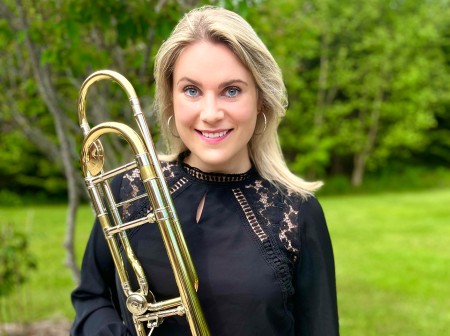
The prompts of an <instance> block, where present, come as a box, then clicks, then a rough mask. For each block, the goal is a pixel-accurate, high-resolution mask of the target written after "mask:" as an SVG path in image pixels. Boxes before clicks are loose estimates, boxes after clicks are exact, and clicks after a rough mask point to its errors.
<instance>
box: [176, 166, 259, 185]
mask: <svg viewBox="0 0 450 336" xmlns="http://www.w3.org/2000/svg"><path fill="white" fill-rule="evenodd" d="M183 169H184V171H186V173H188V174H189V175H190V176H192V177H194V178H196V179H197V180H202V181H208V182H241V181H245V180H246V179H247V178H248V177H249V176H250V175H251V172H252V170H250V171H249V172H247V173H243V174H222V173H205V172H202V171H201V170H200V169H198V168H195V167H191V166H189V165H188V164H185V163H184V164H183Z"/></svg>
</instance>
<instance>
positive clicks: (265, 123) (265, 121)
mask: <svg viewBox="0 0 450 336" xmlns="http://www.w3.org/2000/svg"><path fill="white" fill-rule="evenodd" d="M260 114H262V115H263V117H264V128H263V130H262V131H261V132H258V133H256V132H255V135H261V134H263V133H264V132H265V131H266V128H267V117H266V114H265V113H264V112H260Z"/></svg>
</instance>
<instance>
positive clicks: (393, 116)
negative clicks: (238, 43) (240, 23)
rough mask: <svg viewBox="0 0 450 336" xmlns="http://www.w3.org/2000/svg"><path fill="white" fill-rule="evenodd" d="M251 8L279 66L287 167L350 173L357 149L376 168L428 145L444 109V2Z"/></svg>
mask: <svg viewBox="0 0 450 336" xmlns="http://www.w3.org/2000/svg"><path fill="white" fill-rule="evenodd" d="M251 12H252V15H251V16H250V18H251V21H252V23H253V24H254V25H255V26H256V30H257V31H258V32H260V34H261V36H262V37H263V39H264V40H265V41H266V43H267V45H268V46H269V49H270V50H271V51H272V52H273V54H274V56H275V58H276V59H277V60H278V62H279V64H280V66H281V68H282V70H283V72H284V74H285V82H286V86H287V89H288V94H289V100H290V104H289V110H288V113H287V116H286V118H285V120H284V121H283V123H282V124H281V129H280V138H281V143H282V147H283V149H284V151H285V154H286V156H287V160H288V162H289V163H290V164H291V168H292V169H293V170H294V171H296V172H297V173H300V174H303V175H305V174H306V175H307V176H311V177H312V178H314V177H322V178H323V177H324V176H325V175H333V174H336V173H345V174H346V175H347V176H349V175H350V174H351V173H352V170H353V169H355V163H354V161H353V160H354V158H356V157H362V158H363V161H362V162H363V164H364V166H365V167H366V168H368V169H369V170H371V171H376V170H378V169H379V168H380V167H382V166H384V165H386V163H387V162H388V161H389V160H392V159H396V158H399V157H401V158H405V157H407V156H408V155H411V154H412V153H417V152H423V151H426V148H427V145H429V144H430V139H431V137H430V133H429V131H430V130H432V129H435V128H436V126H437V119H438V116H439V115H442V111H443V110H444V111H445V110H446V111H447V114H446V115H448V101H449V94H448V92H450V90H449V89H450V84H449V83H450V78H449V71H448V64H449V63H448V58H446V57H448V56H446V55H448V54H446V53H445V48H446V47H445V46H446V45H447V44H448V43H447V38H448V36H446V32H447V31H448V29H447V28H448V26H449V24H450V23H449V19H448V18H449V17H450V15H449V14H450V13H449V8H448V6H447V5H446V1H432V2H429V1H415V0H409V1H383V0H370V1H354V0H345V1H339V2H336V1H333V0H304V1H297V0H295V1H294V0H281V1H276V5H275V1H265V2H262V3H261V5H260V6H257V7H254V8H252V9H251ZM446 118H448V117H446ZM441 130H443V129H442V128H441ZM434 139H436V138H434ZM440 139H441V141H446V140H444V139H443V137H441V138H440ZM440 148H441V149H442V147H440ZM337 162H344V163H345V165H344V166H342V165H338V164H336V163H337ZM342 169H343V170H344V171H342Z"/></svg>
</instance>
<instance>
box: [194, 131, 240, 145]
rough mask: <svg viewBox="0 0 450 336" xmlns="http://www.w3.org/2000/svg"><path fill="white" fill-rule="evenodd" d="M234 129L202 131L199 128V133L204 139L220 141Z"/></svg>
mask: <svg viewBox="0 0 450 336" xmlns="http://www.w3.org/2000/svg"><path fill="white" fill-rule="evenodd" d="M232 130H233V129H227V130H223V131H200V130H197V133H199V134H200V135H201V136H202V138H203V139H205V140H206V141H208V142H218V141H221V140H223V139H225V138H226V137H227V136H228V135H229V134H230V133H231V131H232Z"/></svg>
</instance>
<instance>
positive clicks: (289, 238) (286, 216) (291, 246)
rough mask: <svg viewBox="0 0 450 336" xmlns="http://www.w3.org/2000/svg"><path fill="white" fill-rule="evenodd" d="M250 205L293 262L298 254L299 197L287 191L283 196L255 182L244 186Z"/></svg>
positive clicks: (267, 186) (273, 188) (266, 184)
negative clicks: (253, 205)
mask: <svg viewBox="0 0 450 336" xmlns="http://www.w3.org/2000/svg"><path fill="white" fill-rule="evenodd" d="M245 188H246V190H247V192H248V194H249V197H251V198H252V199H251V201H250V203H251V204H256V205H255V207H256V208H257V209H258V212H259V214H260V215H261V216H262V217H263V218H264V219H265V222H266V224H267V226H268V227H269V228H270V229H271V231H272V233H273V234H274V235H276V236H278V239H279V241H280V242H281V244H282V245H283V247H284V248H285V249H286V251H287V252H288V253H289V258H290V259H291V260H292V262H295V261H296V259H297V257H298V254H299V252H300V240H299V227H298V215H299V208H300V203H301V197H300V196H298V195H296V194H294V193H293V192H291V191H289V190H287V191H285V192H284V193H283V194H282V193H281V192H280V191H279V190H278V189H277V188H275V187H274V186H273V185H272V184H270V183H269V182H268V181H265V180H257V181H256V182H255V183H253V184H249V185H246V186H245Z"/></svg>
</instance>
